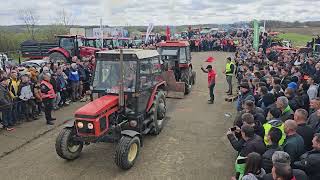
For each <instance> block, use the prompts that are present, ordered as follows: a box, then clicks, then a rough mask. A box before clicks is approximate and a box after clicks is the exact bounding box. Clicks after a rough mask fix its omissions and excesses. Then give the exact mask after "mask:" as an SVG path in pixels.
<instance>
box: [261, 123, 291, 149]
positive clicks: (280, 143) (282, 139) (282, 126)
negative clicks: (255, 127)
mask: <svg viewBox="0 0 320 180" xmlns="http://www.w3.org/2000/svg"><path fill="white" fill-rule="evenodd" d="M272 127H273V126H272V125H271V124H269V123H265V124H264V125H263V129H264V138H263V140H264V143H265V144H266V145H271V144H270V143H269V142H268V134H269V131H270V129H271V128H272ZM275 128H278V129H280V131H281V132H282V137H281V139H280V141H279V145H280V146H281V145H282V144H283V143H284V140H285V139H286V134H285V132H284V123H282V124H281V126H279V127H275Z"/></svg>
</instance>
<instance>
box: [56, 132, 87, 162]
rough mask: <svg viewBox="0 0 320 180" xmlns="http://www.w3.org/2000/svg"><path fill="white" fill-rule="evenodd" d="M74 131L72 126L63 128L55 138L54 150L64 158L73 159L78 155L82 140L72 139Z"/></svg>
mask: <svg viewBox="0 0 320 180" xmlns="http://www.w3.org/2000/svg"><path fill="white" fill-rule="evenodd" d="M74 136H75V132H74V130H73V129H72V128H64V129H62V131H61V132H60V134H59V135H58V137H57V139H56V145H55V146H56V152H57V154H58V155H59V156H60V157H61V158H63V159H66V160H74V159H77V158H78V157H79V156H80V153H81V151H82V148H83V142H81V141H76V140H74V139H73V137H74Z"/></svg>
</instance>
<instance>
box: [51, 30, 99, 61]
mask: <svg viewBox="0 0 320 180" xmlns="http://www.w3.org/2000/svg"><path fill="white" fill-rule="evenodd" d="M57 38H58V47H56V48H53V49H50V50H49V59H50V60H51V61H53V62H58V61H62V62H67V61H71V59H72V57H74V56H77V57H78V58H79V59H82V58H83V57H89V56H92V55H95V53H96V52H98V51H100V49H99V48H95V47H88V46H84V44H83V40H84V37H83V36H77V35H61V36H57Z"/></svg>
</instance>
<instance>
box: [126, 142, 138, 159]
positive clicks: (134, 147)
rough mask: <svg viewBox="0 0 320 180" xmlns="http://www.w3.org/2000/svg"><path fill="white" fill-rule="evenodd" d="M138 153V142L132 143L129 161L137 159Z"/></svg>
mask: <svg viewBox="0 0 320 180" xmlns="http://www.w3.org/2000/svg"><path fill="white" fill-rule="evenodd" d="M137 154H138V145H137V144H136V143H133V144H131V145H130V148H129V153H128V161H129V162H132V161H134V160H135V158H136V157H137Z"/></svg>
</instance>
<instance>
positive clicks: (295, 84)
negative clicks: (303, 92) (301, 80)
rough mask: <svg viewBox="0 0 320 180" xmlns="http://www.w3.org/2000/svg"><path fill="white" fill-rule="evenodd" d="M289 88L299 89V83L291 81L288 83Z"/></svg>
mask: <svg viewBox="0 0 320 180" xmlns="http://www.w3.org/2000/svg"><path fill="white" fill-rule="evenodd" d="M288 88H289V89H293V90H297V88H298V85H297V83H295V82H291V83H289V84H288Z"/></svg>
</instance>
